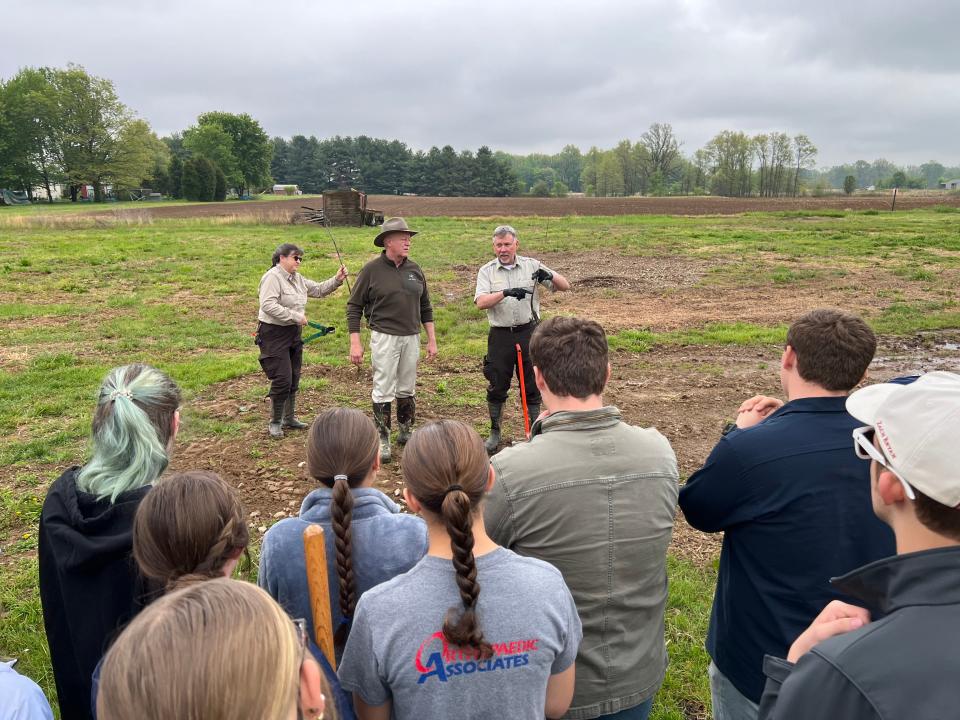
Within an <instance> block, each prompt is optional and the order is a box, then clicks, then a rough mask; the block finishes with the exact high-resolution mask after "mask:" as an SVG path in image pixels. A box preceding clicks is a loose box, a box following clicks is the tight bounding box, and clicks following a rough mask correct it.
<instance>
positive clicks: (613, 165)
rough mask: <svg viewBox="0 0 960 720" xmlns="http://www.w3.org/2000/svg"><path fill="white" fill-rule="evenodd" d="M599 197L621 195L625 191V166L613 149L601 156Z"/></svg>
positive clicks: (598, 174) (598, 167)
mask: <svg viewBox="0 0 960 720" xmlns="http://www.w3.org/2000/svg"><path fill="white" fill-rule="evenodd" d="M596 192H597V197H611V196H620V195H623V193H624V182H623V166H622V165H621V164H620V159H619V158H618V157H617V155H616V153H615V152H613V151H612V150H608V151H607V152H605V153H603V154H602V155H601V157H600V164H599V165H598V166H597V187H596Z"/></svg>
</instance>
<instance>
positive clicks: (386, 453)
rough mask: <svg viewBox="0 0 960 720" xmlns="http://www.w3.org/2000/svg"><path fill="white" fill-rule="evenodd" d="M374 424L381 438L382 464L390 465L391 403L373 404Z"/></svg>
mask: <svg viewBox="0 0 960 720" xmlns="http://www.w3.org/2000/svg"><path fill="white" fill-rule="evenodd" d="M373 422H374V423H376V425H377V434H378V435H379V436H380V462H382V463H388V462H390V460H391V456H390V403H388V402H387V403H373Z"/></svg>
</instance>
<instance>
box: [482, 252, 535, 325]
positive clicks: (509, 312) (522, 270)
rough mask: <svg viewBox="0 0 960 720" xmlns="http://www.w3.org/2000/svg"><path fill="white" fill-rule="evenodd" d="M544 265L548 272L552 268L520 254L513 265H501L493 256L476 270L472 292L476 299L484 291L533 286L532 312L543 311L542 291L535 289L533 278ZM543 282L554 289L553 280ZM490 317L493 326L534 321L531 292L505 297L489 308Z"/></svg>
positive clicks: (484, 293) (530, 288) (530, 287)
mask: <svg viewBox="0 0 960 720" xmlns="http://www.w3.org/2000/svg"><path fill="white" fill-rule="evenodd" d="M540 268H543V269H544V270H546V271H547V272H549V273H551V274H552V273H553V271H552V270H551V269H550V268H548V267H547V266H546V265H544V264H543V263H541V262H540V261H539V260H537V259H536V258H530V257H524V256H523V255H517V260H516V262H515V263H514V264H513V265H512V266H511V267H509V268H508V267H506V266H505V265H501V264H500V261H499V260H498V259H496V258H495V259H493V260H491V261H490V262H488V263H487V264H486V265H484V266H483V267H481V268H480V271H479V272H478V273H477V290H476V292H475V293H474V294H473V301H474V302H476V301H477V298H478V297H480V296H481V295H487V294H489V293H492V292H498V291H500V290H505V289H506V288H514V287H522V288H526V289H527V290H533V291H534V294H533V312H535V313H536V314H537V316H538V317H539V315H540V293H539V292H538V291H537V289H536V285H537V283H535V282H534V281H533V280H532V279H531V277H530V276H531V275H533V274H534V273H535V272H536V271H537V270H539V269H540ZM540 284H541V285H546V286H547V287H548V288H550V289H551V290H552V289H553V281H552V280H546V281H545V282H543V283H540ZM487 319H488V320H489V321H490V325H491V326H492V327H513V326H514V325H526V324H527V323H528V322H532V321H533V315H532V314H531V313H530V296H529V295H528V296H527V297H525V298H523V299H522V300H517V298H513V297H508V298H504V299H503V300H501V301H500V302H498V303H497V304H496V305H494V306H493V307H491V308H487Z"/></svg>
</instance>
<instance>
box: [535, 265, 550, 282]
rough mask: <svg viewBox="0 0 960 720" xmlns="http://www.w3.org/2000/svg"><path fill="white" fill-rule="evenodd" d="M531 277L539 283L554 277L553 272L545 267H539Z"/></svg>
mask: <svg viewBox="0 0 960 720" xmlns="http://www.w3.org/2000/svg"><path fill="white" fill-rule="evenodd" d="M530 279H531V280H533V281H534V282H538V283H541V282H546V281H547V280H552V279H553V273H552V272H550V271H549V270H544V269H543V268H537V271H536V272H535V273H534V274H533V275H531V276H530Z"/></svg>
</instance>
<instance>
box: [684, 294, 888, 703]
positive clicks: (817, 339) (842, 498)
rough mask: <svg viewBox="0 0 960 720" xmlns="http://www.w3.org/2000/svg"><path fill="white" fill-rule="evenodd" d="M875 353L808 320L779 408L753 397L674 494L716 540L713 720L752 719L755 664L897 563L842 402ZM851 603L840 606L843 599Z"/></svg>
mask: <svg viewBox="0 0 960 720" xmlns="http://www.w3.org/2000/svg"><path fill="white" fill-rule="evenodd" d="M875 350H876V337H875V336H874V333H873V331H872V330H871V329H870V328H869V327H868V326H867V324H866V323H864V322H863V320H861V319H860V318H858V317H855V316H852V315H849V314H846V313H842V312H839V311H836V310H824V309H821V310H814V311H812V312H810V313H807V314H806V315H804V316H803V317H801V318H800V319H798V320H797V321H795V322H794V323H793V324H792V325H791V326H790V329H789V330H788V332H787V346H786V349H785V350H784V352H783V356H782V358H781V365H780V382H781V385H782V387H783V390H784V393H785V394H786V396H787V399H788V402H787V403H786V404H784V403H783V402H781V401H780V400H777V399H775V398H770V397H764V396H756V397H753V398H751V399H750V400H747V401H746V402H744V403H743V405H741V407H740V409H739V411H738V415H737V421H736V425H735V426H734V427H731V428H730V429H729V431H727V432H726V433H725V435H724V437H722V438H721V440H720V442H719V443H718V444H717V446H716V447H715V448H714V449H713V451H712V452H711V453H710V456H709V457H708V458H707V461H706V463H705V464H704V466H703V467H702V468H701V469H700V470H698V471H697V472H695V473H694V474H693V475H692V476H691V477H690V479H689V480H688V481H687V484H686V485H685V486H684V487H683V488H681V489H680V508H681V509H682V510H683V514H684V516H685V517H686V519H687V522H688V523H690V525H692V526H693V527H695V528H697V529H698V530H703V531H705V532H720V531H723V532H724V538H723V548H722V550H721V553H720V572H719V576H718V578H717V591H716V595H715V596H714V601H713V612H712V614H711V617H710V629H709V632H708V634H707V651H708V652H709V653H710V657H711V658H712V660H713V662H712V663H711V665H710V689H711V695H712V699H713V712H714V718H715V719H716V720H740V719H741V718H742V719H748V718H756V717H757V710H758V703H759V701H760V696H761V695H762V693H763V686H764V680H765V678H764V674H763V656H764V655H765V654H769V655H773V656H775V657H784V656H785V655H786V652H787V649H788V648H789V646H790V643H792V642H793V640H794V639H795V638H796V637H797V635H799V634H800V633H801V632H802V631H803V630H804V629H805V628H806V627H807V626H808V625H809V624H810V622H811V621H812V620H813V619H814V618H815V617H816V616H817V615H818V613H819V612H820V610H821V609H822V608H823V606H824V605H826V604H827V603H828V602H830V601H831V600H834V599H841V598H844V596H842V595H840V594H839V593H838V592H837V591H836V590H834V589H833V588H832V587H831V586H830V583H829V578H830V577H832V576H836V575H841V574H843V573H845V572H848V571H850V570H852V569H854V568H856V567H859V566H861V565H865V564H866V563H869V562H872V561H873V560H877V559H879V558H882V557H887V556H889V555H892V554H893V553H894V552H895V546H894V537H893V533H892V532H891V531H890V529H889V528H888V527H887V526H886V525H884V524H883V523H882V522H881V521H880V520H878V519H877V518H876V517H875V516H874V514H873V512H872V510H871V503H870V476H869V470H868V468H866V467H864V463H863V462H861V461H860V460H859V459H858V458H857V457H856V456H855V455H854V454H853V453H851V452H850V442H851V441H850V438H851V434H852V432H853V429H854V428H855V427H857V426H858V425H859V424H860V423H858V422H857V421H856V420H855V419H854V418H852V417H851V416H850V415H849V414H848V413H847V411H846V408H845V406H844V403H845V400H846V396H847V395H848V394H849V393H850V391H851V390H853V388H854V387H855V386H856V385H857V384H858V383H859V382H860V380H861V379H862V378H863V376H864V374H865V373H866V370H867V366H868V365H869V364H870V361H871V360H872V359H873V354H874V352H875ZM844 599H847V600H849V598H844Z"/></svg>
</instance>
